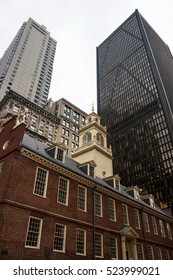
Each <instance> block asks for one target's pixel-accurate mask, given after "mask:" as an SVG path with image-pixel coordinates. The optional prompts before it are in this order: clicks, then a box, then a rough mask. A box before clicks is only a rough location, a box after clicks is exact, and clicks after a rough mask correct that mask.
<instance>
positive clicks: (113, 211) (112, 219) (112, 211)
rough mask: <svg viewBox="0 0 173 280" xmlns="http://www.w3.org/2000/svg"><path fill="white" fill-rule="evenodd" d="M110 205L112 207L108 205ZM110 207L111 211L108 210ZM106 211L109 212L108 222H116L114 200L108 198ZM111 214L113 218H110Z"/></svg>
mask: <svg viewBox="0 0 173 280" xmlns="http://www.w3.org/2000/svg"><path fill="white" fill-rule="evenodd" d="M110 203H112V205H110ZM110 207H111V208H112V209H110ZM108 210H109V220H110V221H114V222H116V205H115V200H114V199H112V198H110V197H109V198H108ZM112 214H113V217H112V218H111V215H112Z"/></svg>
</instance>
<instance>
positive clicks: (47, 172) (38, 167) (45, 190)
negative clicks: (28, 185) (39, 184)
mask: <svg viewBox="0 0 173 280" xmlns="http://www.w3.org/2000/svg"><path fill="white" fill-rule="evenodd" d="M38 169H42V170H44V171H46V180H45V185H44V193H43V195H40V194H38V193H35V192H34V191H35V185H36V181H37V175H38ZM48 177H49V171H48V170H46V169H45V168H42V167H40V166H37V169H36V173H35V180H34V188H33V194H34V195H36V196H39V197H42V198H46V193H47V185H48Z"/></svg>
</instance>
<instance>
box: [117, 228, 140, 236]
mask: <svg viewBox="0 0 173 280" xmlns="http://www.w3.org/2000/svg"><path fill="white" fill-rule="evenodd" d="M119 232H120V234H121V235H126V236H129V237H138V234H137V232H136V231H135V230H134V229H133V228H132V227H128V226H126V227H123V228H122V229H121V230H120V231H119Z"/></svg>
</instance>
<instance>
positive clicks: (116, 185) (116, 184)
mask: <svg viewBox="0 0 173 280" xmlns="http://www.w3.org/2000/svg"><path fill="white" fill-rule="evenodd" d="M114 186H115V189H117V190H119V189H120V180H119V179H117V178H115V185H114Z"/></svg>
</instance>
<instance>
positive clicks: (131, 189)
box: [125, 186, 140, 200]
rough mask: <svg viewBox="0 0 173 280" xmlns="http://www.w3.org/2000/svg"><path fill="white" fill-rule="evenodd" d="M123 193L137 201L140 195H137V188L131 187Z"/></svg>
mask: <svg viewBox="0 0 173 280" xmlns="http://www.w3.org/2000/svg"><path fill="white" fill-rule="evenodd" d="M125 191H126V192H127V193H128V194H130V195H131V196H132V197H134V198H135V199H137V200H139V199H140V194H139V188H138V186H133V187H128V188H126V189H125Z"/></svg>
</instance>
